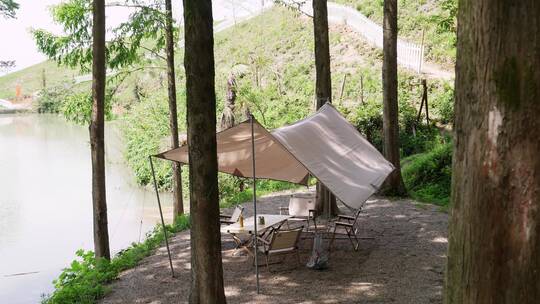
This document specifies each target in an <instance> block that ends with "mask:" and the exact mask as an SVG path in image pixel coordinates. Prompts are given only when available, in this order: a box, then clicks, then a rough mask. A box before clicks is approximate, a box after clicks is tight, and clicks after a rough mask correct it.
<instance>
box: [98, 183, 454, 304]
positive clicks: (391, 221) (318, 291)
mask: <svg viewBox="0 0 540 304" xmlns="http://www.w3.org/2000/svg"><path fill="white" fill-rule="evenodd" d="M289 195H290V194H288V193H286V194H277V195H273V196H267V197H264V198H261V199H260V200H259V204H258V207H257V208H258V212H259V213H274V214H275V213H278V210H279V206H286V205H287V204H288V200H289ZM342 210H343V211H345V210H344V209H342ZM245 212H246V216H249V215H250V214H251V213H252V208H251V204H245ZM360 227H361V231H360V232H359V234H360V237H362V239H361V240H360V248H359V250H358V251H354V250H353V249H352V246H351V244H350V243H349V241H348V240H347V239H340V240H336V242H335V243H334V246H333V249H332V252H331V256H330V263H329V268H328V269H327V270H324V271H314V270H310V269H308V268H306V267H305V265H304V264H305V263H306V262H307V260H308V259H309V256H310V253H311V246H312V239H311V238H305V239H302V241H301V248H302V249H301V260H302V263H303V264H302V265H299V264H298V261H297V259H296V257H295V256H290V257H288V258H286V259H285V261H284V262H283V263H279V264H275V265H271V266H270V268H271V272H269V271H268V270H267V269H266V267H260V285H261V294H257V293H256V288H255V274H254V267H253V265H252V261H251V258H248V257H247V256H245V255H239V254H238V252H235V250H234V243H233V241H232V239H231V238H230V237H229V236H227V235H222V249H223V273H224V283H225V293H226V296H227V301H228V303H442V287H443V269H444V265H445V262H446V247H447V239H446V234H447V232H446V231H447V215H446V214H444V213H441V212H439V211H437V208H436V207H435V206H431V205H417V204H415V203H414V202H412V201H410V200H399V201H389V200H386V199H382V198H375V199H372V200H370V201H368V202H367V203H366V207H365V212H364V214H363V215H362V218H361V220H360ZM325 243H327V241H326V240H325ZM171 246H172V247H171V250H172V253H173V259H174V260H173V263H174V267H175V272H176V278H172V277H171V273H170V269H169V264H168V259H167V252H166V250H165V248H160V249H158V250H157V251H156V253H155V255H152V256H150V257H148V258H146V259H144V260H143V261H142V262H141V264H140V265H139V266H138V267H136V268H134V269H131V270H128V271H126V272H124V273H123V274H122V275H121V276H120V278H119V280H117V281H115V282H114V283H113V284H112V285H111V286H110V287H111V289H112V291H111V293H109V294H108V295H107V297H106V298H105V299H103V300H102V301H101V303H156V304H157V303H187V301H188V297H189V288H190V244H189V231H186V232H182V233H179V234H177V235H176V236H174V237H173V238H172V240H171Z"/></svg>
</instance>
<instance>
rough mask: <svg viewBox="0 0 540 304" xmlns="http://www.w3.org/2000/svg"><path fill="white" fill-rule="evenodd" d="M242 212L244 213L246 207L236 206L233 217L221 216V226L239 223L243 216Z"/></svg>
mask: <svg viewBox="0 0 540 304" xmlns="http://www.w3.org/2000/svg"><path fill="white" fill-rule="evenodd" d="M242 212H244V207H242V206H236V208H234V212H233V213H232V214H231V215H225V214H220V215H219V222H220V224H227V225H230V224H234V223H236V222H238V219H239V218H240V215H241V214H242Z"/></svg>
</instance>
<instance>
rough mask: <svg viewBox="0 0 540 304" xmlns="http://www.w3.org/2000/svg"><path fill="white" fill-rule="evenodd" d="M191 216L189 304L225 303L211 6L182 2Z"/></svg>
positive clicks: (204, 1)
mask: <svg viewBox="0 0 540 304" xmlns="http://www.w3.org/2000/svg"><path fill="white" fill-rule="evenodd" d="M184 28H185V54H184V67H185V70H186V90H187V96H186V101H187V135H188V145H189V185H190V216H191V278H192V280H191V294H190V300H189V301H190V303H216V304H220V303H225V302H226V301H225V293H224V290H223V267H222V261H221V235H220V231H219V202H218V181H217V147H216V146H217V144H216V93H215V83H214V77H215V70H214V30H213V19H212V2H211V1H210V0H184Z"/></svg>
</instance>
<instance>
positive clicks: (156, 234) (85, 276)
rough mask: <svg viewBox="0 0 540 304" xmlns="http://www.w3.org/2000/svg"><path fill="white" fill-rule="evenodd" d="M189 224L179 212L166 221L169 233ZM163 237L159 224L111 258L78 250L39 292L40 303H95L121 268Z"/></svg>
mask: <svg viewBox="0 0 540 304" xmlns="http://www.w3.org/2000/svg"><path fill="white" fill-rule="evenodd" d="M189 227H190V220H189V216H188V215H183V216H180V217H179V218H178V219H177V221H176V223H175V224H173V225H167V226H166V229H167V231H168V232H169V233H177V232H180V231H183V230H186V229H189ZM163 241H164V236H163V228H162V227H161V225H157V226H156V227H155V228H154V230H152V231H151V232H149V233H147V235H146V239H145V240H144V242H142V243H133V244H132V245H131V246H130V247H128V248H127V249H124V250H122V251H120V252H119V253H118V254H117V255H116V256H115V257H114V258H112V259H111V261H107V260H105V259H96V258H95V257H94V253H93V252H92V251H84V250H82V249H81V250H78V251H77V253H76V254H77V257H78V259H76V260H74V261H73V262H71V265H70V266H69V267H68V268H66V269H64V270H63V271H62V273H61V274H60V276H59V277H58V279H56V280H54V281H53V284H54V287H55V290H54V292H53V293H52V294H50V295H46V296H43V299H42V301H41V302H42V303H43V304H65V303H79V304H90V303H96V302H97V300H98V299H100V298H102V297H103V296H104V295H105V294H106V293H107V292H108V291H109V288H108V287H107V284H108V283H110V282H111V281H113V280H115V279H116V278H118V275H119V274H120V272H121V271H123V270H126V269H129V268H133V267H135V266H136V265H137V264H138V263H139V262H140V261H141V260H142V259H143V258H145V257H147V256H149V255H150V254H152V252H153V251H154V250H155V249H156V248H157V247H159V246H160V245H161V244H162V243H163Z"/></svg>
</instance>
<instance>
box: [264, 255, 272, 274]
mask: <svg viewBox="0 0 540 304" xmlns="http://www.w3.org/2000/svg"><path fill="white" fill-rule="evenodd" d="M264 257H265V260H266V269H267V270H268V272H271V271H270V263H268V254H265V255H264Z"/></svg>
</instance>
